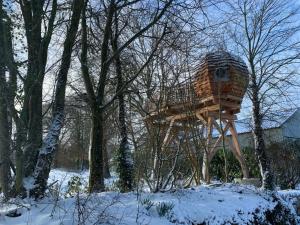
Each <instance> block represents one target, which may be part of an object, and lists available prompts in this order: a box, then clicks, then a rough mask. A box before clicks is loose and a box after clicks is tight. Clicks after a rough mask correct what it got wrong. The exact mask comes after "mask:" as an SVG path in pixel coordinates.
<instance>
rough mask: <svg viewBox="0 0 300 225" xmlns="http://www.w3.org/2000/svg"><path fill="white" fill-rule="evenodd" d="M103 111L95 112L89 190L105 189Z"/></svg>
mask: <svg viewBox="0 0 300 225" xmlns="http://www.w3.org/2000/svg"><path fill="white" fill-rule="evenodd" d="M103 125H104V124H103V112H99V111H96V112H93V117H92V129H91V137H90V139H91V140H90V150H89V168H90V175H89V192H101V191H104V179H103V151H104V149H103V146H104V145H103V142H104V136H103V135H104V126H103Z"/></svg>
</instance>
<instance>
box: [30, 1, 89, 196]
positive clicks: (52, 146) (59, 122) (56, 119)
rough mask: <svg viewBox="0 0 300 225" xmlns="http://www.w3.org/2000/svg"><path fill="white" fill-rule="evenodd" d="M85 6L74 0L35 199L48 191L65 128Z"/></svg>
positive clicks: (38, 166)
mask: <svg viewBox="0 0 300 225" xmlns="http://www.w3.org/2000/svg"><path fill="white" fill-rule="evenodd" d="M83 5H84V0H74V1H73V4H72V18H71V22H70V26H69V29H68V31H67V34H66V38H65V42H64V49H63V54H62V61H61V65H60V69H59V72H58V77H57V83H56V90H55V98H54V104H53V108H52V121H51V125H50V127H49V130H48V134H47V136H46V137H45V139H44V140H43V146H42V148H41V150H40V151H39V156H38V161H37V164H36V167H35V170H34V174H33V177H34V187H33V188H32V189H31V190H30V195H31V196H34V197H35V198H39V197H42V196H43V195H44V192H45V190H46V187H47V180H48V177H49V172H50V169H51V164H52V160H53V155H54V153H55V151H56V149H57V144H58V140H59V135H60V131H61V128H62V126H63V121H64V108H65V92H66V85H67V77H68V71H69V68H70V64H71V54H72V48H73V45H74V42H75V38H76V34H77V30H78V26H79V21H80V15H81V10H82V7H83Z"/></svg>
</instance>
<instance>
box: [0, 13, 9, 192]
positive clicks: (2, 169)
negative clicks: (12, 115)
mask: <svg viewBox="0 0 300 225" xmlns="http://www.w3.org/2000/svg"><path fill="white" fill-rule="evenodd" d="M0 10H1V8H0ZM0 20H1V14H0ZM0 26H1V25H0ZM2 44H3V42H2V43H0V45H2ZM2 50H3V45H2V46H0V58H1V59H0V60H1V62H0V189H1V191H2V192H3V194H4V196H5V197H6V198H7V197H8V193H9V184H10V166H9V162H10V157H9V155H10V144H9V143H10V137H9V124H8V114H7V109H8V108H7V103H6V99H5V97H4V96H5V95H6V94H5V90H4V88H3V85H5V84H6V80H5V66H4V63H3V60H2V59H3V55H2V53H3V51H2Z"/></svg>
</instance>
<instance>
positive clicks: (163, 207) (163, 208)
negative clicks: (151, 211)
mask: <svg viewBox="0 0 300 225" xmlns="http://www.w3.org/2000/svg"><path fill="white" fill-rule="evenodd" d="M173 208H174V204H173V203H172V202H159V203H158V205H157V206H156V211H157V213H158V215H159V216H160V217H164V216H167V215H169V214H170V212H171V210H172V209H173Z"/></svg>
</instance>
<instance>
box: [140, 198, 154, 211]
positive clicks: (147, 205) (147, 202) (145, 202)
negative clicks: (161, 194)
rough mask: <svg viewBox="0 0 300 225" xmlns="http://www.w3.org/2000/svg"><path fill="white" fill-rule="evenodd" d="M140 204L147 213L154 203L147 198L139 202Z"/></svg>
mask: <svg viewBox="0 0 300 225" xmlns="http://www.w3.org/2000/svg"><path fill="white" fill-rule="evenodd" d="M141 204H142V205H143V206H144V207H145V209H146V210H147V211H149V210H150V209H151V208H152V206H154V202H152V201H151V200H150V199H149V198H145V199H143V200H142V201H141Z"/></svg>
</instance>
